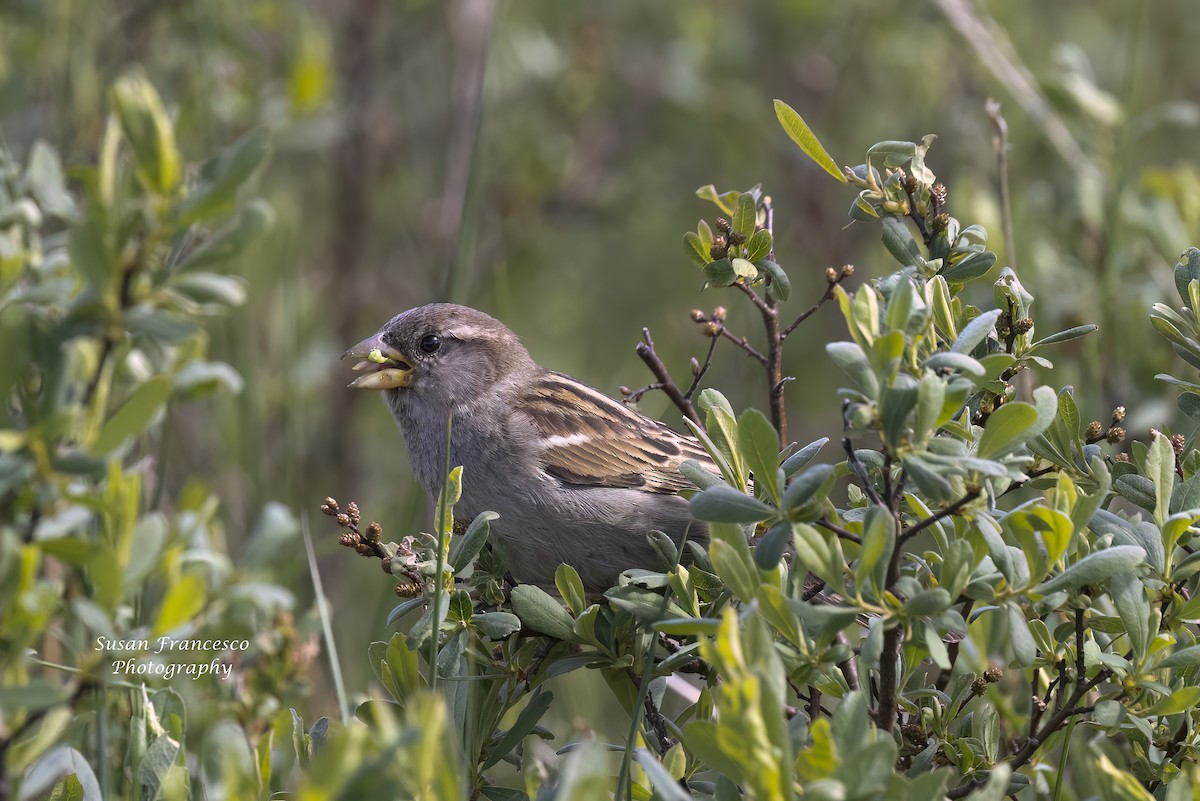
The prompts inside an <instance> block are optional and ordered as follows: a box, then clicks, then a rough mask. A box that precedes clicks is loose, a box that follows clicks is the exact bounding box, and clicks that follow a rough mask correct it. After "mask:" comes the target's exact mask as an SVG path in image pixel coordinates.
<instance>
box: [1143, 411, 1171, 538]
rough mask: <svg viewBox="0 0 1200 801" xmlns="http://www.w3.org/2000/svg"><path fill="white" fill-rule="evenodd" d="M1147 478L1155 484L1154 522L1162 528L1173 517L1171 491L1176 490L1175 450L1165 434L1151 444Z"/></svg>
mask: <svg viewBox="0 0 1200 801" xmlns="http://www.w3.org/2000/svg"><path fill="white" fill-rule="evenodd" d="M1146 477H1147V478H1149V479H1150V480H1151V481H1153V482H1154V496H1155V504H1154V522H1155V523H1156V524H1158V525H1159V526H1162V525H1163V523H1165V522H1166V520H1167V518H1168V517H1170V515H1171V491H1172V490H1174V489H1175V449H1174V448H1172V447H1171V438H1170V437H1168V436H1167V435H1165V434H1159V435H1158V436H1157V437H1155V438H1154V441H1153V442H1151V443H1150V453H1148V454H1147V455H1146Z"/></svg>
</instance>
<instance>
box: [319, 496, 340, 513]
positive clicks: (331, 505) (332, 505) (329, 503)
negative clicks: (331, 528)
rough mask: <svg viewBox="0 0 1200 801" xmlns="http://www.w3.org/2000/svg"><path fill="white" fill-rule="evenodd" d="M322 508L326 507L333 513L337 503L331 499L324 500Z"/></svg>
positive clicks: (336, 508)
mask: <svg viewBox="0 0 1200 801" xmlns="http://www.w3.org/2000/svg"><path fill="white" fill-rule="evenodd" d="M323 506H328V507H329V508H330V509H332V510H333V511H335V512H336V511H337V510H338V502H337V501H335V500H334V499H333V498H326V499H325V503H324V504H323Z"/></svg>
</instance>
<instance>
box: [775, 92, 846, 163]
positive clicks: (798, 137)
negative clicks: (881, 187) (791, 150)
mask: <svg viewBox="0 0 1200 801" xmlns="http://www.w3.org/2000/svg"><path fill="white" fill-rule="evenodd" d="M775 116H776V117H778V118H779V124H780V125H782V126H783V130H784V131H786V132H787V135H788V136H790V137H791V139H792V141H793V142H795V143H796V144H797V145H799V146H800V149H801V150H802V151H804V154H805V155H806V156H808V157H809V158H810V159H812V160H813V161H815V162H816V163H817V164H818V165H820V167H821V169H823V170H825V172H827V173H829V174H830V175H832V176H833V177H834V178H837V179H838V180H839V181H841V182H842V183H846V176H844V175H842V171H841V170H840V169H838V166H837V163H836V162H835V161H834V160H833V157H832V156H830V155H829V153H827V152H826V150H825V148H824V147H822V146H821V143H820V142H819V141H818V140H817V137H816V135H815V134H813V132H812V130H810V129H809V127H808V125H807V124H805V122H804V119H803V118H802V117H801V116H800V115H799V114H797V113H796V110H795V109H793V108H792V107H791V106H789V105H788V104H787V103H784V102H783V101H782V100H776V101H775Z"/></svg>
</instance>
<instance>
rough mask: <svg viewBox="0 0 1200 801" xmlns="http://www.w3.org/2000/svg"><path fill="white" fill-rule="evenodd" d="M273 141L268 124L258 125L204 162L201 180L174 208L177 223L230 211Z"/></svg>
mask: <svg viewBox="0 0 1200 801" xmlns="http://www.w3.org/2000/svg"><path fill="white" fill-rule="evenodd" d="M270 142H271V136H270V132H269V131H268V130H267V129H266V128H255V129H253V130H251V131H248V132H246V133H245V134H243V135H242V137H241V138H240V139H238V140H237V141H236V142H234V143H233V144H232V145H230V146H229V147H227V148H226V149H225V150H223V151H221V153H220V155H218V156H217V157H216V158H214V159H212V160H211V161H209V162H207V163H206V164H204V165H203V166H202V167H201V168H200V184H199V185H198V186H197V187H196V188H195V189H193V190H192V191H191V192H190V193H188V196H187V197H186V198H185V199H184V200H183V202H182V203H180V204H179V206H178V207H177V208H176V209H175V214H174V219H173V222H174V223H175V225H177V226H179V227H180V228H186V227H187V226H189V225H191V224H192V223H194V222H196V221H197V220H204V219H208V218H211V217H215V216H217V215H219V214H224V213H227V212H228V211H230V210H231V209H232V208H233V204H234V201H235V200H236V198H237V190H238V188H239V187H240V186H241V185H242V184H244V183H245V182H246V179H248V178H249V177H250V176H251V175H252V174H253V173H254V171H255V170H256V169H258V166H259V165H260V164H262V163H263V161H265V160H266V158H267V154H268V153H270V150H271V147H270Z"/></svg>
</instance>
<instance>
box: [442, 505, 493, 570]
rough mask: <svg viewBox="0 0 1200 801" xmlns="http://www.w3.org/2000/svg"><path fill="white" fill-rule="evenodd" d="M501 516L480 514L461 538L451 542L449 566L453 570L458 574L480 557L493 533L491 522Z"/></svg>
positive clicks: (490, 513) (486, 513) (455, 538)
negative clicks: (490, 534)
mask: <svg viewBox="0 0 1200 801" xmlns="http://www.w3.org/2000/svg"><path fill="white" fill-rule="evenodd" d="M499 516H500V515H498V514H496V513H495V512H480V513H479V514H478V515H476V516H475V519H474V520H472V521H471V525H469V526H467V530H466V531H465V532H464V533H463V535H462V536H461V537H454V538H453V539H452V540H451V541H450V556H449V559H448V560H447V564H449V565H450V569H451V570H453V571H454V572H455V573H458V572H460V571H462V570H464V569H466V567H467V565H469V564H471V561H472V560H473V559H474V558H475V557H476V556H478V555H479V552H480V551H482V550H483V546H484V544H485V543H486V542H487V538H488V534H489V533H490V531H491V521H493V520H495V519H496V518H498V517H499Z"/></svg>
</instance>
